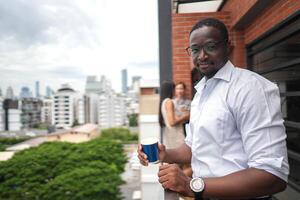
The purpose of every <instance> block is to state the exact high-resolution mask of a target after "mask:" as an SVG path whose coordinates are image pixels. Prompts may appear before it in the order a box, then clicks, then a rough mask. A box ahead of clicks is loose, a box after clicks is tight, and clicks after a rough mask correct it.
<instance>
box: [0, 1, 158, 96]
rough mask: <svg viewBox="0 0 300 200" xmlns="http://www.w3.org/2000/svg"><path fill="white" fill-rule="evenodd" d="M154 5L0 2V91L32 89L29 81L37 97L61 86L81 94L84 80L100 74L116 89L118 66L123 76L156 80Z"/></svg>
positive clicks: (118, 81)
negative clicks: (37, 86) (37, 89)
mask: <svg viewBox="0 0 300 200" xmlns="http://www.w3.org/2000/svg"><path fill="white" fill-rule="evenodd" d="M156 4H157V2H156V1H152V0H143V1H139V0H132V1H130V3H128V2H124V1H121V0H117V1H105V0H103V1H95V2H91V1H76V0H75V1H69V0H62V1H55V2H53V1H43V2H39V1H30V2H26V3H25V2H23V1H20V0H12V1H9V2H5V3H0V16H1V18H0V19H1V20H0V21H1V26H0V33H1V34H0V37H1V42H0V73H1V75H2V76H1V80H2V81H1V83H0V88H1V89H2V91H5V90H6V88H7V87H8V86H11V87H13V89H14V91H15V92H16V93H19V91H20V89H21V87H23V86H27V87H29V88H30V89H31V90H32V91H34V82H35V81H40V88H41V89H40V92H41V94H43V93H44V92H45V91H44V89H43V88H45V87H46V86H47V85H50V86H51V87H52V88H53V89H54V90H57V89H58V88H59V87H60V85H61V84H63V83H69V84H70V85H72V86H73V87H74V88H75V89H76V90H79V91H84V81H85V77H86V76H89V75H92V76H100V75H101V74H103V75H105V76H106V77H108V78H109V79H111V80H112V87H113V88H114V89H115V90H116V91H120V90H121V74H120V71H121V69H123V68H127V70H128V77H129V78H130V77H132V76H143V78H145V79H150V78H158V35H157V34H153V33H157V32H158V31H157V29H158V27H157V26H158V25H157V5H156ZM115 13H118V15H115ZM24 16H26V18H24ZM120 16H122V17H120ZM137 16H139V17H137ZM141 16H142V17H141ZM120 34H121V35H122V37H120V36H119V35H120ZM116 47H117V48H116ZM116 49H118V50H119V51H120V52H116V51H115V50H116ZM108 69H109V70H108Z"/></svg>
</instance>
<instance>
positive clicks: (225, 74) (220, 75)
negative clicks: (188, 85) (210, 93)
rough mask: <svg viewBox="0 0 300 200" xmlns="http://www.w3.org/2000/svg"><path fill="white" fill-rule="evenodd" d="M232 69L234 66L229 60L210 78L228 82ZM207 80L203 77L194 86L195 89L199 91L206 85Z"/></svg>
mask: <svg viewBox="0 0 300 200" xmlns="http://www.w3.org/2000/svg"><path fill="white" fill-rule="evenodd" d="M233 69H234V65H233V64H232V63H231V61H230V60H228V61H227V62H226V64H225V65H224V66H223V67H222V68H221V69H219V71H218V72H217V73H216V74H215V75H214V76H213V77H212V79H222V80H224V81H227V82H229V81H230V79H231V74H232V71H233ZM206 81H207V78H206V77H205V76H204V77H203V78H202V79H201V80H200V81H199V82H198V83H197V84H196V85H195V87H194V88H195V89H196V90H197V91H199V89H201V88H202V87H204V85H205V84H206Z"/></svg>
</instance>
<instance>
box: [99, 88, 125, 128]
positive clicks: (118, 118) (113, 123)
mask: <svg viewBox="0 0 300 200" xmlns="http://www.w3.org/2000/svg"><path fill="white" fill-rule="evenodd" d="M126 123H127V116H126V107H125V96H124V95H121V94H116V93H115V92H113V91H112V92H110V93H103V94H101V95H100V96H99V104H98V124H99V125H100V127H101V128H110V127H118V126H124V125H125V124H126Z"/></svg>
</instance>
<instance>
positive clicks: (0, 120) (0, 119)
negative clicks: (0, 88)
mask: <svg viewBox="0 0 300 200" xmlns="http://www.w3.org/2000/svg"><path fill="white" fill-rule="evenodd" d="M3 100H4V99H3V98H2V97H1V96H0V131H4V109H3Z"/></svg>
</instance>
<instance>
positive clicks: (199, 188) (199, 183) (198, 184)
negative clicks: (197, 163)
mask: <svg viewBox="0 0 300 200" xmlns="http://www.w3.org/2000/svg"><path fill="white" fill-rule="evenodd" d="M190 187H191V189H192V191H193V192H194V194H195V200H202V199H203V198H202V196H203V195H202V194H203V190H204V187H205V184H204V181H203V179H202V178H199V177H197V178H193V179H192V180H191V181H190Z"/></svg>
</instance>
